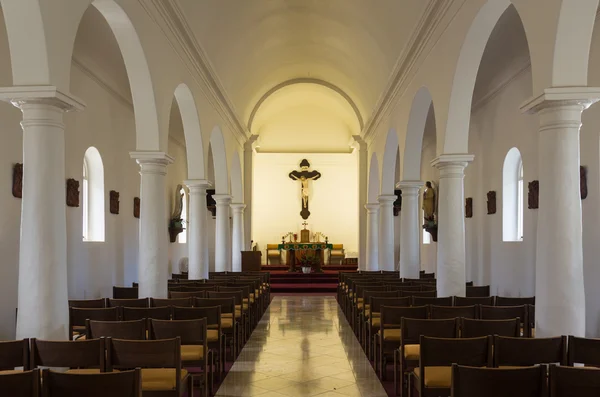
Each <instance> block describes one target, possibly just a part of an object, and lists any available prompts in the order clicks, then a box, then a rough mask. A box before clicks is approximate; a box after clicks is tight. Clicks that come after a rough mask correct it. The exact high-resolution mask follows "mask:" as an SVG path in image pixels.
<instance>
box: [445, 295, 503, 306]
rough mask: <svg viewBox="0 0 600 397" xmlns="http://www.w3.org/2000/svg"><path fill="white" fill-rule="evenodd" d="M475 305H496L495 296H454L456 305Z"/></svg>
mask: <svg viewBox="0 0 600 397" xmlns="http://www.w3.org/2000/svg"><path fill="white" fill-rule="evenodd" d="M473 305H486V306H493V305H494V297H493V296H470V297H466V298H465V297H464V296H455V297H454V306H473Z"/></svg>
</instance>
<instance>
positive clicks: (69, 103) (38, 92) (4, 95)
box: [0, 85, 85, 112]
mask: <svg viewBox="0 0 600 397" xmlns="http://www.w3.org/2000/svg"><path fill="white" fill-rule="evenodd" d="M0 100H2V101H6V102H10V103H12V104H13V105H14V106H15V107H18V108H19V109H23V106H26V105H48V106H54V107H56V108H59V109H61V110H62V111H64V112H70V111H79V110H83V109H85V102H83V100H81V99H79V98H77V97H76V96H74V95H73V94H71V93H68V92H63V91H60V90H59V89H58V88H56V87H54V86H51V85H44V86H12V87H0Z"/></svg>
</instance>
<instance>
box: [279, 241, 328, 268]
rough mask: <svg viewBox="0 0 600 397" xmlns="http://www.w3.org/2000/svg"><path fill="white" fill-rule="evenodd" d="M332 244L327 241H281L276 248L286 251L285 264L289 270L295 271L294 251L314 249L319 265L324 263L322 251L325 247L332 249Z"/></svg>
mask: <svg viewBox="0 0 600 397" xmlns="http://www.w3.org/2000/svg"><path fill="white" fill-rule="evenodd" d="M332 248H333V245H332V244H329V243H318V242H313V243H298V242H292V243H282V244H279V245H278V246H277V249H278V250H280V251H281V250H285V251H287V258H286V265H287V266H288V267H289V271H290V272H295V271H296V251H316V252H317V255H318V256H319V258H320V259H321V267H323V264H324V262H325V261H324V256H323V253H324V251H325V250H326V249H329V250H330V249H332Z"/></svg>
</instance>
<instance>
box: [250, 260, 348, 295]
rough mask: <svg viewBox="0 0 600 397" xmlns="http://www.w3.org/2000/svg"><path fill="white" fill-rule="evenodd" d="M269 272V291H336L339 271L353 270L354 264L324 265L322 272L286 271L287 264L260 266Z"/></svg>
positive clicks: (262, 269)
mask: <svg viewBox="0 0 600 397" xmlns="http://www.w3.org/2000/svg"><path fill="white" fill-rule="evenodd" d="M261 271H268V272H270V273H271V278H270V283H271V292H279V293H281V292H293V293H296V292H336V291H337V285H338V282H339V276H338V274H339V272H340V271H344V272H353V271H354V272H355V271H357V266H356V265H337V266H333V265H332V266H326V269H324V270H323V273H308V274H304V273H301V272H296V273H292V272H288V267H287V266H277V265H275V266H273V265H270V266H262V268H261Z"/></svg>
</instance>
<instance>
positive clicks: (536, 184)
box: [527, 181, 540, 210]
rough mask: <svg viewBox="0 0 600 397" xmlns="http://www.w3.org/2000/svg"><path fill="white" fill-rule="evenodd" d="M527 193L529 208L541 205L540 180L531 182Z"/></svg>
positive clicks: (532, 208)
mask: <svg viewBox="0 0 600 397" xmlns="http://www.w3.org/2000/svg"><path fill="white" fill-rule="evenodd" d="M528 187H529V192H528V194H527V208H529V209H530V210H534V209H537V208H539V206H540V181H532V182H529V185H528Z"/></svg>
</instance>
